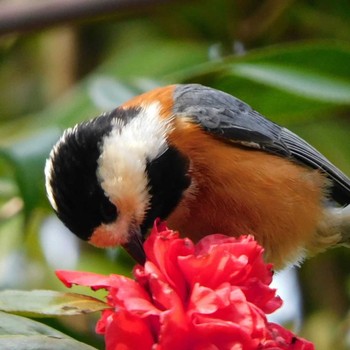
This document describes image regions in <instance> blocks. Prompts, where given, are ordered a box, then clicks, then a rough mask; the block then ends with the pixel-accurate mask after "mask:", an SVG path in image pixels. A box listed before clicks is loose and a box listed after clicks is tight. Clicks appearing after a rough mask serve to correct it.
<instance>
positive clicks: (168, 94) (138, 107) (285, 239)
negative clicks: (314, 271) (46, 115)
mask: <svg viewBox="0 0 350 350" xmlns="http://www.w3.org/2000/svg"><path fill="white" fill-rule="evenodd" d="M45 184H46V192H47V197H48V199H49V201H50V203H51V206H52V207H53V209H54V211H55V212H56V214H57V216H58V218H59V219H60V220H61V221H62V222H63V223H64V224H65V225H66V226H67V227H68V228H69V229H70V230H71V231H72V232H73V233H74V234H75V235H76V236H78V237H79V238H81V239H83V240H85V241H87V242H89V243H91V244H92V245H94V246H96V247H101V248H107V247H118V246H123V247H124V248H125V249H126V251H127V252H128V253H129V254H130V255H131V256H132V257H133V258H134V259H135V260H136V261H137V262H139V263H140V264H143V263H144V262H145V253H144V250H143V242H144V240H145V237H146V236H147V234H148V232H149V230H150V229H151V228H152V226H153V224H154V222H155V220H157V219H158V220H163V221H166V222H167V225H168V226H169V228H170V229H173V230H176V231H178V232H181V234H182V235H184V236H187V237H189V238H191V239H192V240H193V241H194V242H198V241H199V240H200V239H201V238H203V237H204V236H206V235H210V234H215V233H222V234H225V235H228V236H234V237H238V236H240V235H253V236H254V238H255V239H256V240H257V242H258V243H259V244H260V245H261V246H262V247H263V248H264V251H265V258H266V261H269V262H272V263H273V264H274V266H275V268H276V269H281V268H283V267H285V266H287V265H292V264H299V263H301V262H302V261H303V260H304V259H305V258H306V257H308V256H312V255H315V254H317V253H319V252H322V251H324V250H326V249H327V248H330V247H335V246H339V245H347V244H349V242H350V210H349V208H350V206H348V205H349V203H350V180H349V178H348V177H347V176H346V175H345V174H344V173H343V172H341V171H340V170H339V169H338V168H337V167H336V166H334V165H333V164H332V163H331V162H330V161H329V160H327V159H326V157H325V156H323V155H322V154H321V153H320V152H318V151H317V150H316V149H315V148H314V147H312V146H311V145H310V144H308V143H307V142H306V141H305V140H303V139H302V138H301V137H299V136H297V135H296V134H295V133H293V132H292V131H290V130H288V129H287V128H285V127H282V126H280V125H278V124H276V123H274V122H272V121H270V120H269V119H267V118H265V117H264V116H263V115H261V114H260V113H258V112H257V111H255V110H254V109H252V108H251V107H250V106H249V105H248V104H246V103H245V102H243V101H241V100H239V99H238V98H236V97H234V96H232V95H230V94H228V93H225V92H223V91H220V90H217V89H214V88H210V87H206V86H203V85H200V84H173V85H168V86H164V87H158V88H155V89H153V90H151V91H149V92H146V93H143V94H141V95H139V96H136V97H134V98H132V99H131V100H129V101H127V102H125V103H124V104H122V105H121V106H119V107H116V108H115V109H114V110H112V111H109V112H106V113H103V114H101V115H100V116H98V117H95V118H93V119H91V120H87V121H83V122H81V123H79V124H77V125H75V126H74V127H72V128H69V129H67V130H66V131H65V132H64V133H63V135H62V136H61V138H60V139H59V140H58V141H57V143H56V144H55V145H54V147H53V148H52V150H51V153H50V155H49V157H48V159H47V160H46V165H45Z"/></svg>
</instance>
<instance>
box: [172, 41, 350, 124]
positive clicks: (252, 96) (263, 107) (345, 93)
mask: <svg viewBox="0 0 350 350" xmlns="http://www.w3.org/2000/svg"><path fill="white" fill-rule="evenodd" d="M348 62H350V46H349V45H347V44H344V43H329V42H315V43H296V44H289V45H276V46H273V47H268V48H266V47H265V48H262V49H257V50H252V51H250V52H247V53H246V54H244V55H239V56H238V55H237V56H231V57H227V58H225V59H224V60H222V61H216V62H210V63H207V64H203V65H198V66H197V67H194V69H192V70H191V69H189V70H184V71H182V72H178V73H175V74H173V75H170V76H169V78H172V79H175V80H181V81H183V82H193V81H196V82H199V83H203V84H205V85H209V86H212V87H215V88H218V89H223V90H225V91H226V92H228V93H230V94H232V95H235V96H237V97H239V98H241V99H242V100H244V101H246V102H248V103H249V104H251V105H252V106H253V107H254V108H255V109H257V110H258V111H260V112H261V113H263V114H265V115H267V116H270V117H271V116H272V117H273V118H274V119H275V120H276V119H277V120H278V119H282V117H283V120H284V122H285V117H287V118H289V119H290V120H295V115H298V116H300V115H301V116H302V118H303V120H311V119H313V118H314V115H313V114H314V113H315V112H320V111H321V110H323V111H325V110H327V111H329V112H330V111H331V110H335V109H336V108H339V106H346V105H349V104H350V65H349V64H348ZM330 115H331V113H330ZM287 122H288V120H287Z"/></svg>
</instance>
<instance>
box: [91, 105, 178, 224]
mask: <svg viewBox="0 0 350 350" xmlns="http://www.w3.org/2000/svg"><path fill="white" fill-rule="evenodd" d="M169 122H170V121H169V120H164V119H162V118H161V117H160V105H159V103H152V104H150V105H146V106H142V108H141V111H140V113H139V114H138V115H137V116H135V117H134V118H133V119H132V120H131V121H130V122H129V123H127V124H126V125H119V124H118V123H119V122H118V119H116V120H115V127H114V128H113V129H112V131H111V132H110V134H109V135H108V136H106V137H105V138H104V139H103V142H102V145H101V155H100V158H99V160H98V170H97V176H98V178H99V179H100V181H101V187H102V189H103V190H104V192H105V194H106V195H107V196H108V197H109V198H110V200H111V201H112V202H114V203H122V202H123V201H125V200H126V199H128V200H131V201H132V202H133V203H134V208H133V211H134V214H136V216H137V219H140V220H141V219H142V217H143V215H144V213H145V211H146V210H147V207H148V204H149V201H150V197H149V193H148V179H147V174H146V164H147V160H149V161H152V160H153V159H156V158H157V157H159V156H160V155H162V154H163V153H164V152H165V151H166V150H167V147H168V145H167V141H166V136H167V134H168V133H169V132H170V129H171V127H170V124H169Z"/></svg>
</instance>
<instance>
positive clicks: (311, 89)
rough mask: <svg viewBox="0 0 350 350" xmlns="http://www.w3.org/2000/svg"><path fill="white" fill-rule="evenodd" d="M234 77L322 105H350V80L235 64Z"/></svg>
mask: <svg viewBox="0 0 350 350" xmlns="http://www.w3.org/2000/svg"><path fill="white" fill-rule="evenodd" d="M231 72H232V73H233V74H235V75H237V76H240V77H242V78H247V79H250V80H252V81H256V82H258V83H262V84H266V85H269V86H272V87H275V88H278V89H281V90H285V91H287V92H291V93H294V94H297V95H301V96H304V97H308V98H310V99H315V100H320V101H323V102H331V103H338V104H342V105H348V104H350V76H349V80H348V81H341V80H340V79H339V78H336V77H327V76H322V74H321V73H319V72H312V71H311V70H309V71H307V70H304V69H303V68H298V69H295V68H290V67H288V66H278V65H271V64H251V63H247V64H245V63H242V64H234V65H233V67H232V71H231Z"/></svg>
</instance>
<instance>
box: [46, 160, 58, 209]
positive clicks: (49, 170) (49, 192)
mask: <svg viewBox="0 0 350 350" xmlns="http://www.w3.org/2000/svg"><path fill="white" fill-rule="evenodd" d="M51 177H52V158H51V154H50V158H48V159H46V163H45V188H46V195H47V198H48V200H49V202H50V204H51V206H52V208H53V209H54V210H55V211H57V209H58V207H57V204H56V200H55V197H54V195H53V189H52V186H51Z"/></svg>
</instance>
